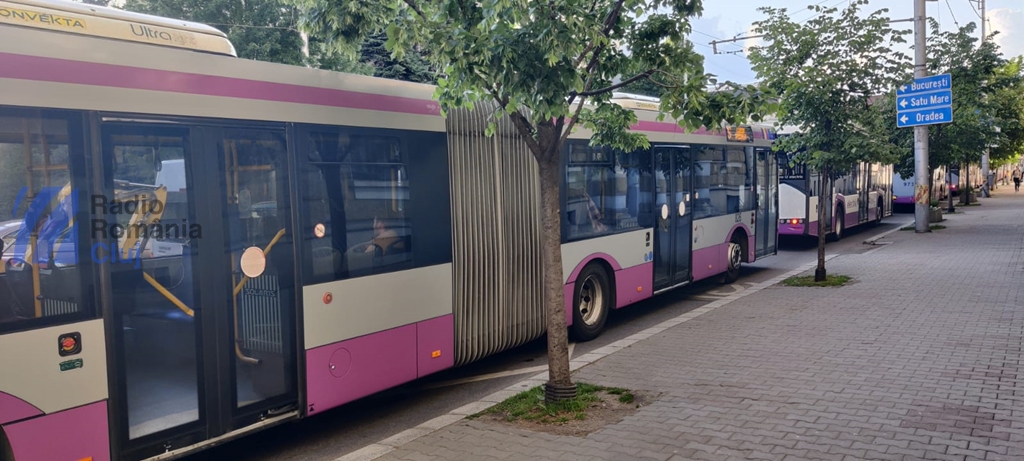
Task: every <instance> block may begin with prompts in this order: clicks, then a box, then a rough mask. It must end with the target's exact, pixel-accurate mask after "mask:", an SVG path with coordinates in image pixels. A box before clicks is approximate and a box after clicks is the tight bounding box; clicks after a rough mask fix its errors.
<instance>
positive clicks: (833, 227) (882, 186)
mask: <svg viewBox="0 0 1024 461" xmlns="http://www.w3.org/2000/svg"><path fill="white" fill-rule="evenodd" d="M780 170H781V171H780V173H779V177H780V179H779V182H780V184H779V221H778V222H779V234H780V235H795V236H817V235H818V204H819V203H821V202H822V201H821V197H820V195H821V193H820V190H821V180H822V178H821V175H820V174H818V172H816V171H814V170H813V169H811V168H807V167H806V166H805V165H802V164H798V163H793V162H791V161H790V160H789V159H786V160H781V161H780ZM892 181H893V167H892V165H882V164H877V163H867V162H864V163H861V164H860V165H858V167H857V168H856V169H855V170H854V171H853V172H852V173H851V174H849V175H846V176H843V177H840V178H839V179H837V180H835V181H834V182H833V185H832V200H831V201H828V200H826V201H825V207H826V209H825V216H826V217H827V221H826V222H825V231H826V234H827V235H830V236H832V237H833V238H835V239H836V240H839V239H841V238H842V237H843V234H844V233H845V231H846V230H847V229H850V228H852V227H855V226H860V225H863V224H867V223H880V222H882V219H884V218H885V217H887V216H892V210H893V184H892Z"/></svg>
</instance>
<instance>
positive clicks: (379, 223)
mask: <svg viewBox="0 0 1024 461" xmlns="http://www.w3.org/2000/svg"><path fill="white" fill-rule="evenodd" d="M373 234H374V237H373V239H372V240H370V241H369V242H367V243H366V244H365V245H366V250H364V251H365V252H366V253H378V252H379V253H380V254H381V256H385V255H388V254H392V253H394V252H396V251H397V252H405V245H404V242H403V241H402V238H401V237H399V236H398V233H397V232H395V231H394V230H392V229H390V228H389V227H388V226H387V224H385V223H384V221H383V220H382V219H380V217H378V216H374V217H373Z"/></svg>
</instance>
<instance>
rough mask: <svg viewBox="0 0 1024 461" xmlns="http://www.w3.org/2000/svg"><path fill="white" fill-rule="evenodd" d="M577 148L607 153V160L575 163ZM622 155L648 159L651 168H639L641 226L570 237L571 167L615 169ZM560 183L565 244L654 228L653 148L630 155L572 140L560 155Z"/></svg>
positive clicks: (565, 144)
mask: <svg viewBox="0 0 1024 461" xmlns="http://www.w3.org/2000/svg"><path fill="white" fill-rule="evenodd" d="M573 145H582V146H585V147H587V148H588V149H591V150H592V151H594V150H600V151H603V152H605V153H606V155H607V158H606V159H603V160H594V159H593V157H590V158H587V159H585V160H583V161H576V162H574V161H573V159H572V158H571V153H570V152H571V149H572V146H573ZM620 156H637V158H643V157H645V156H646V157H647V159H648V161H647V166H646V168H644V167H643V166H642V165H641V166H638V167H637V169H638V170H639V172H640V191H639V194H640V199H641V202H640V203H639V204H638V207H639V209H638V213H637V217H636V218H637V225H636V226H635V227H631V228H625V229H619V228H617V227H614V228H610V229H609V230H607V231H605V232H601V233H595V234H584V235H572V236H570V235H569V218H568V212H569V209H568V203H569V202H568V201H569V180H568V172H569V168H570V167H607V168H611V169H614V168H616V167H617V166H619V165H622V164H621V163H620V162H619V158H620ZM559 165H560V172H559V174H560V176H559V178H560V181H559V183H560V184H559V189H560V191H559V195H560V203H561V213H560V214H561V234H562V235H561V241H562V243H563V244H565V243H570V242H580V241H584V240H590V239H595V238H602V237H608V236H612V235H618V234H624V233H628V232H636V231H638V230H644V229H650V228H651V226H652V225H653V224H652V222H651V219H650V217H651V216H653V211H652V209H651V207H653V201H654V192H653V187H654V183H653V176H654V164H653V152H652V150H651V149H640V150H636V151H632V152H626V151H624V150H621V149H615V148H612V147H608V146H591V145H590V140H589V139H569V140H566V142H565V143H564V144H563V145H562V149H561V155H560V162H559ZM644 198H646V200H647V202H648V203H646V206H647V209H645V208H644V205H645V204H644V203H643V201H642V200H643V199H644Z"/></svg>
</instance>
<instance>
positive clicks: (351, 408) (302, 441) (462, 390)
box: [185, 214, 913, 461]
mask: <svg viewBox="0 0 1024 461" xmlns="http://www.w3.org/2000/svg"><path fill="white" fill-rule="evenodd" d="M910 221H913V215H910V216H909V217H908V216H907V215H900V214H896V215H894V216H892V217H890V218H886V220H885V221H884V222H883V223H882V224H881V225H877V226H874V225H865V226H863V227H862V228H859V229H850V230H848V231H847V234H846V236H845V237H844V238H843V240H841V241H839V242H832V243H829V244H828V246H827V247H826V251H827V254H830V255H832V254H855V253H862V252H865V251H869V250H871V249H872V248H874V247H873V246H871V245H866V244H864V243H863V241H864V240H865V239H867V238H870V237H872V236H874V235H877V234H879V233H882V232H885V231H888V230H892V229H894V228H895V227H897V225H899V226H903V225H907V223H908V222H910ZM816 243H817V242H816V240H814V239H810V240H799V239H798V240H793V239H784V240H782V241H781V242H780V249H779V254H778V255H775V256H771V257H768V258H765V259H762V260H760V261H758V262H757V263H754V264H750V265H746V266H744V268H743V272H742V275H741V277H740V279H739V280H738V281H737V282H736V283H734V284H732V285H722V284H720V283H717V282H715V281H705V282H700V283H696V284H694V285H692V286H690V287H685V288H682V289H680V290H676V291H674V292H669V293H665V294H663V295H661V296H658V297H656V298H653V299H650V300H647V301H645V302H642V303H638V304H636V305H633V306H630V307H628V308H625V309H623V310H621V311H615V312H613V315H611V316H610V317H609V319H608V323H607V328H606V330H605V331H604V333H602V335H601V336H600V337H599V338H597V339H595V340H593V341H589V342H586V343H577V344H571V345H570V347H571V353H572V356H573V357H579V356H581V355H583V354H586V353H587V352H588V351H591V350H594V349H597V348H600V347H602V346H605V345H607V344H610V343H613V342H615V341H618V340H620V339H623V338H625V337H627V336H630V335H632V334H634V333H637V332H640V331H642V330H644V329H646V328H648V327H651V326H654V325H656V324H658V323H660V322H662V321H665V320H668V319H670V318H673V317H676V316H678V315H681V314H683V313H685V312H687V311H690V310H693V309H696V308H699V307H701V306H702V305H704V304H707V303H709V302H711V301H714V300H715V299H718V298H722V297H725V296H728V295H729V294H731V293H733V292H735V290H741V289H746V288H747V287H749V286H750V285H752V284H755V283H759V282H763V281H766V280H769V279H771V278H773V277H776V276H778V275H781V274H783V273H785V272H787V271H790V270H792V269H794V268H796V267H798V266H800V265H803V264H807V263H810V262H812V261H814V258H815V257H816V250H817V247H816ZM546 363H547V359H546V345H545V342H544V339H543V338H541V339H540V340H537V341H534V342H533V343H530V344H527V345H524V346H521V347H519V348H517V349H514V350H511V351H507V352H505V353H503V354H499V355H496V356H493V357H490V358H487V359H485V360H482V361H480V362H478V363H475V364H471V365H467V366H465V367H462V368H458V369H454V370H448V371H445V372H441V373H438V374H436V375H433V376H430V377H427V378H424V379H422V380H419V381H416V382H413V383H409V384H407V385H404V386H401V387H398V388H395V389H392V390H388V391H385V392H382V393H380V394H377V395H374V396H371V397H368V398H365V399H363V400H360V401H357V402H354V403H351V404H348V405H345V406H342V407H340V408H336V409H333V410H330V411H328V412H325V413H322V414H319V415H317V416H314V417H312V418H309V419H305V420H301V421H297V422H295V423H290V424H284V425H281V426H278V427H275V428H272V429H268V430H266V431H263V432H260V433H258V434H256V435H250V436H247V437H244V438H241V439H238V440H235V441H232V442H229V443H227V444H225V445H222V446H219V447H215V448H212V449H209V450H206V451H204V452H200V453H197V454H195V455H193V456H190V457H187V458H185V460H186V461H215V460H216V461H221V460H226V459H230V460H234V461H255V460H275V461H331V460H334V459H336V458H338V457H340V456H343V455H345V454H347V453H349V452H351V451H355V450H357V449H359V448H362V447H363V446H366V445H369V444H372V443H375V442H377V441H379V440H382V439H385V438H387V437H390V436H392V435H394V434H396V433H398V432H401V431H403V430H405V429H408V428H411V427H414V426H416V425H419V424H420V423H423V422H426V421H428V420H430V419H433V418H435V417H437V416H440V415H443V414H445V413H447V412H449V411H451V410H454V409H456V408H459V407H461V406H463V405H466V404H468V403H472V402H474V401H476V400H478V399H480V398H482V397H484V396H486V395H488V394H491V393H493V392H495V391H498V390H501V389H503V388H505V387H508V386H510V385H512V384H514V383H516V382H517V381H519V380H521V379H524V378H526V377H528V376H530V375H532V374H536V373H539V372H542V371H544V370H546Z"/></svg>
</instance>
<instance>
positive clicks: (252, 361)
mask: <svg viewBox="0 0 1024 461" xmlns="http://www.w3.org/2000/svg"><path fill="white" fill-rule="evenodd" d="M284 234H285V229H281V230H280V231H278V232H277V235H275V236H274V239H273V240H271V241H270V243H269V244H267V247H266V248H264V249H263V256H264V257H266V256H267V255H269V254H270V250H273V249H274V245H276V244H277V242H278V241H279V240H281V237H284ZM231 268H232V272H234V269H235V259H234V258H231ZM231 278H232V279H234V274H232V275H231ZM248 282H249V276H248V275H244V274H243V275H242V280H240V281H239V282H238V284H237V285H235V288H234V290H233V292H232V294H231V303H232V305H233V306H232V307H233V311H234V318H235V356H237V357H238V360H241V361H243V362H245V363H249V364H253V365H259V364H260V363H262V362H263V361H262V360H260V359H256V358H252V357H249V356H246V355H245V354H243V353H242V348H241V346H239V343H241V342H242V338H240V337H239V336H238V294H239V293H241V292H242V288H244V287H245V284H246V283H248Z"/></svg>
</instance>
